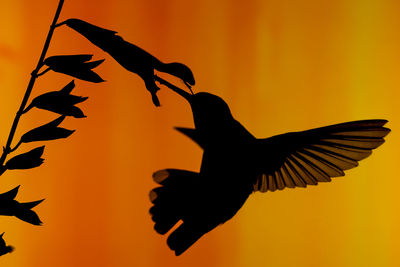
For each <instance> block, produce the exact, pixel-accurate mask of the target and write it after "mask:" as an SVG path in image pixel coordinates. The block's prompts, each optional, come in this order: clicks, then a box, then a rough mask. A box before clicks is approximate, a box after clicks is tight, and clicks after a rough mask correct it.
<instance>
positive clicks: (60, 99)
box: [23, 81, 88, 118]
mask: <svg viewBox="0 0 400 267" xmlns="http://www.w3.org/2000/svg"><path fill="white" fill-rule="evenodd" d="M74 88H75V83H74V81H71V82H70V83H69V84H67V85H66V86H64V88H63V89H61V90H60V91H52V92H48V93H44V94H42V95H40V96H37V97H36V98H34V99H33V100H32V102H31V104H30V105H29V106H28V107H27V108H26V109H25V110H24V111H23V113H26V112H28V111H29V110H30V109H31V108H33V107H36V108H39V109H44V110H48V111H52V112H55V113H58V114H61V115H64V116H72V117H74V118H84V117H86V116H85V114H83V112H82V110H81V109H80V108H78V107H76V106H75V105H76V104H79V103H82V102H83V101H85V100H86V99H88V98H87V97H81V96H76V95H71V92H72V89H74Z"/></svg>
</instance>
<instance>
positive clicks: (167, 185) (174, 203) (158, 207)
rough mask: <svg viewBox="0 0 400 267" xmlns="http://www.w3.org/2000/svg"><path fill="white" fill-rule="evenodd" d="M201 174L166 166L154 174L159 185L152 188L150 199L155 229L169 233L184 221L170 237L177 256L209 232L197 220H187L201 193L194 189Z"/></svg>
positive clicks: (171, 246) (160, 232) (171, 245)
mask: <svg viewBox="0 0 400 267" xmlns="http://www.w3.org/2000/svg"><path fill="white" fill-rule="evenodd" d="M198 176H199V174H198V173H195V172H191V171H185V170H176V169H166V170H160V171H157V172H155V173H154V174H153V179H154V181H155V182H156V183H158V184H160V185H161V186H160V187H157V188H154V189H153V190H151V191H150V201H151V202H152V203H153V204H154V205H153V207H151V209H150V214H151V215H152V220H153V221H154V222H155V225H154V229H155V230H156V232H158V233H159V234H162V235H163V234H166V233H167V232H168V231H169V230H171V228H172V227H173V226H174V225H175V224H177V223H178V221H179V220H183V223H182V224H181V225H180V226H179V227H178V228H177V229H176V230H175V231H174V232H173V233H172V234H171V235H170V236H169V237H168V241H167V244H168V246H169V247H170V248H171V249H172V250H174V251H175V254H176V255H180V254H182V253H183V252H184V251H185V250H187V249H188V248H189V247H190V246H191V245H193V244H194V243H195V242H196V241H197V240H198V239H199V238H200V237H201V236H202V235H204V234H205V233H206V232H208V231H202V230H200V229H199V227H198V225H197V223H193V221H189V220H188V221H186V219H187V218H189V217H190V214H193V213H196V210H195V209H196V208H195V207H194V203H196V199H195V198H196V196H198V194H197V193H196V191H195V190H198V189H197V187H196V181H197V180H198Z"/></svg>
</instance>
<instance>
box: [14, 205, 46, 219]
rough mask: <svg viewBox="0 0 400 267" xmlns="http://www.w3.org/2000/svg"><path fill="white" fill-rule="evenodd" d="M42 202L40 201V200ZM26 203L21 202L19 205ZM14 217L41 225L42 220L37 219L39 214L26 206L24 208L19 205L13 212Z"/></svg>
mask: <svg viewBox="0 0 400 267" xmlns="http://www.w3.org/2000/svg"><path fill="white" fill-rule="evenodd" d="M40 202H42V201H40ZM23 204H26V203H21V205H23ZM15 217H17V218H18V219H20V220H22V221H24V222H27V223H30V224H33V225H42V221H41V220H40V219H39V216H38V215H37V214H36V212H34V211H33V210H30V209H28V208H24V207H23V206H21V207H20V208H19V209H18V211H17V212H16V214H15Z"/></svg>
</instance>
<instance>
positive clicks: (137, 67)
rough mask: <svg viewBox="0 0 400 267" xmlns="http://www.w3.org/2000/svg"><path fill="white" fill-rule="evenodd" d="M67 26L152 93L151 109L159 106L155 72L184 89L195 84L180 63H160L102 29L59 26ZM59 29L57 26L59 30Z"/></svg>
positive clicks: (70, 23) (74, 22)
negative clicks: (175, 80)
mask: <svg viewBox="0 0 400 267" xmlns="http://www.w3.org/2000/svg"><path fill="white" fill-rule="evenodd" d="M63 24H66V25H67V26H69V27H70V28H72V29H74V30H75V31H77V32H79V33H80V34H82V35H83V36H84V37H86V38H87V39H88V40H89V41H90V42H92V43H93V44H94V45H96V46H98V47H99V48H101V49H102V50H103V51H105V52H107V53H108V54H110V56H112V57H113V58H114V59H115V60H116V61H117V62H118V63H119V64H120V65H121V66H122V67H124V68H125V69H127V70H128V71H131V72H134V73H136V74H138V75H139V76H140V77H141V78H142V79H143V81H144V83H145V85H146V88H147V90H148V91H149V92H150V93H151V96H152V100H153V103H154V105H156V106H160V101H159V100H158V98H157V95H156V93H157V91H158V90H159V89H160V88H158V86H157V85H156V83H155V81H154V78H155V77H154V70H157V71H161V72H165V73H168V74H171V75H174V76H176V77H178V78H180V79H181V80H182V81H183V82H184V83H185V84H186V86H188V87H189V88H190V86H192V85H194V84H195V80H194V77H193V73H192V71H191V70H190V69H189V68H188V67H187V66H186V65H184V64H182V63H163V62H161V61H160V60H159V59H157V58H156V57H154V56H153V55H151V54H149V53H148V52H146V51H144V50H143V49H141V48H140V47H138V46H136V45H134V44H131V43H129V42H127V41H125V40H124V39H122V37H120V36H118V35H116V33H117V32H115V31H111V30H107V29H103V28H100V27H97V26H95V25H92V24H90V23H88V22H85V21H83V20H80V19H68V20H66V21H64V22H62V23H60V24H59V25H63ZM59 25H58V26H59Z"/></svg>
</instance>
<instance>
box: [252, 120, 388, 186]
mask: <svg viewBox="0 0 400 267" xmlns="http://www.w3.org/2000/svg"><path fill="white" fill-rule="evenodd" d="M386 123H387V121H386V120H362V121H353V122H347V123H341V124H335V125H331V126H326V127H321V128H316V129H312V130H308V131H302V132H292V133H286V134H282V135H276V136H273V137H271V138H267V139H257V143H256V149H255V156H256V157H257V159H256V164H257V167H258V168H257V173H258V174H257V180H256V181H255V183H254V191H261V192H267V191H275V190H276V189H279V190H282V189H284V188H285V187H290V188H294V187H306V186H307V185H316V184H318V182H329V181H331V177H338V176H344V172H343V171H344V170H348V169H351V168H354V167H356V166H358V161H360V160H362V159H364V158H366V157H368V156H369V155H371V153H372V150H373V149H375V148H377V147H379V146H380V145H382V144H383V143H384V142H385V140H384V139H383V138H384V137H385V136H386V135H387V134H388V133H389V132H390V129H388V128H385V127H383V125H385V124H386Z"/></svg>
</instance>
